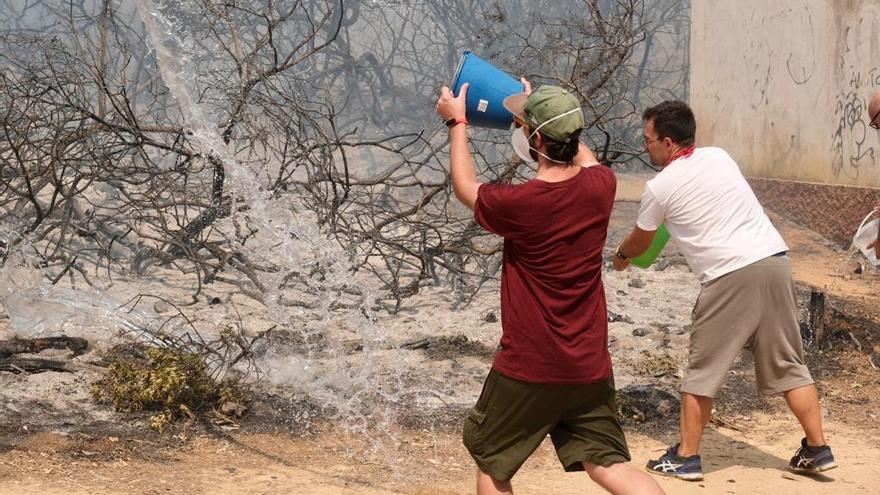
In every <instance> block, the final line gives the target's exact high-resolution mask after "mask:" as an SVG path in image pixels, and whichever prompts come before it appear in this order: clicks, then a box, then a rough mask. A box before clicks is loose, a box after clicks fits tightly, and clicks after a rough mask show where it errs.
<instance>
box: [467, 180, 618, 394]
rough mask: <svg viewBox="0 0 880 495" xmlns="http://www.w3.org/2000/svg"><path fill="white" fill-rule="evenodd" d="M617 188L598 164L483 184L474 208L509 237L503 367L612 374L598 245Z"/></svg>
mask: <svg viewBox="0 0 880 495" xmlns="http://www.w3.org/2000/svg"><path fill="white" fill-rule="evenodd" d="M616 189H617V179H616V178H615V176H614V173H613V172H612V171H611V170H610V169H609V168H607V167H604V166H601V165H600V166H593V167H589V168H582V169H581V170H580V171H579V172H578V173H577V175H575V176H574V177H572V178H570V179H568V180H565V181H562V182H544V181H542V180H538V179H533V180H530V181H528V182H526V183H524V184H519V185H510V184H483V185H482V186H480V189H479V190H478V194H477V203H476V205H475V207H474V217H475V218H476V219H477V222H479V223H480V225H482V226H483V227H484V228H485V229H486V230H489V231H490V232H494V233H495V234H498V235H500V236H503V237H504V267H503V269H502V272H501V326H502V329H503V333H502V336H501V350H500V351H499V352H498V354H496V356H495V361H494V363H493V364H492V367H493V368H494V369H496V370H497V371H498V372H500V373H502V374H503V375H506V376H509V377H511V378H515V379H517V380H522V381H526V382H532V383H557V384H580V383H591V382H596V381H599V380H602V379H604V378H607V377H609V376H611V355H610V354H609V353H608V315H607V310H606V305H605V288H604V287H603V285H602V248H603V246H604V245H605V237H606V234H607V230H608V220H609V218H610V216H611V208H612V206H613V204H614V193H615V190H616Z"/></svg>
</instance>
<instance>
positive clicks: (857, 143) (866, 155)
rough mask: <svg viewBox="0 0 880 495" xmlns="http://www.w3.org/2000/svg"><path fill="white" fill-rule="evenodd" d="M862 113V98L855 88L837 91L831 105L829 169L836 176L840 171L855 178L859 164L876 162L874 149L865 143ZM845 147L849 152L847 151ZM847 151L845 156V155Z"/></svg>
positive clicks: (866, 133)
mask: <svg viewBox="0 0 880 495" xmlns="http://www.w3.org/2000/svg"><path fill="white" fill-rule="evenodd" d="M864 114H865V101H864V100H863V99H862V97H861V96H860V94H859V93H858V92H857V91H850V92H848V93H841V94H839V95H838V96H837V98H836V104H835V108H834V116H835V118H836V119H837V128H836V129H835V131H834V133H833V134H832V135H831V153H832V160H831V172H832V173H833V174H834V177H836V178H839V177H840V176H841V174H842V175H844V176H846V177H848V178H851V179H857V178H858V177H859V169H860V168H861V167H862V166H863V165H876V159H875V157H874V148H873V147H872V146H865V140H866V139H867V137H868V128H867V125H866V124H865V119H864ZM847 145H849V146H847ZM853 146H854V147H855V149H854V150H853V149H852V148H853ZM845 148H846V150H845ZM847 150H849V151H850V152H849V153H847V152H846V151H847ZM847 154H848V155H849V156H847V157H845V155H847Z"/></svg>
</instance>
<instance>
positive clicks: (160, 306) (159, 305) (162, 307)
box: [153, 300, 171, 314]
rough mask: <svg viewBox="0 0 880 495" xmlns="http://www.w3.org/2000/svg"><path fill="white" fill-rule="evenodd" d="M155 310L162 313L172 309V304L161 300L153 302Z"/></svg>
mask: <svg viewBox="0 0 880 495" xmlns="http://www.w3.org/2000/svg"><path fill="white" fill-rule="evenodd" d="M153 311H155V312H156V313H159V314H162V313H167V312H169V311H171V305H170V304H168V303H167V302H165V301H162V300H159V301H156V302H155V303H153Z"/></svg>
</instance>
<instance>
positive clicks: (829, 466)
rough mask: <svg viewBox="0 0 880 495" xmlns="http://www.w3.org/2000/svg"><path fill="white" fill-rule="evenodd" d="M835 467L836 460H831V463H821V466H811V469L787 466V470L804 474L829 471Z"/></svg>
mask: <svg viewBox="0 0 880 495" xmlns="http://www.w3.org/2000/svg"><path fill="white" fill-rule="evenodd" d="M836 467H837V463H836V462H832V463H829V464H823V465H821V466H816V467H814V468H811V469H805V468H796V467H792V466H788V470H789V471H791V472H793V473H806V474H810V473H821V472H824V471H829V470H831V469H834V468H836Z"/></svg>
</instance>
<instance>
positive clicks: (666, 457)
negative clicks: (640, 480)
mask: <svg viewBox="0 0 880 495" xmlns="http://www.w3.org/2000/svg"><path fill="white" fill-rule="evenodd" d="M678 446H679V444H675V445H673V446H672V447H669V448H668V449H667V450H666V453H665V454H663V455H661V456H660V458H659V459H657V460H656V461H648V466H647V467H648V471H651V472H652V473H657V474H662V475H663V476H672V477H674V478H678V479H680V480H687V481H700V480H701V479H703V466H702V464H701V463H700V456H699V455H692V456H690V457H680V456H679V455H678Z"/></svg>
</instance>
